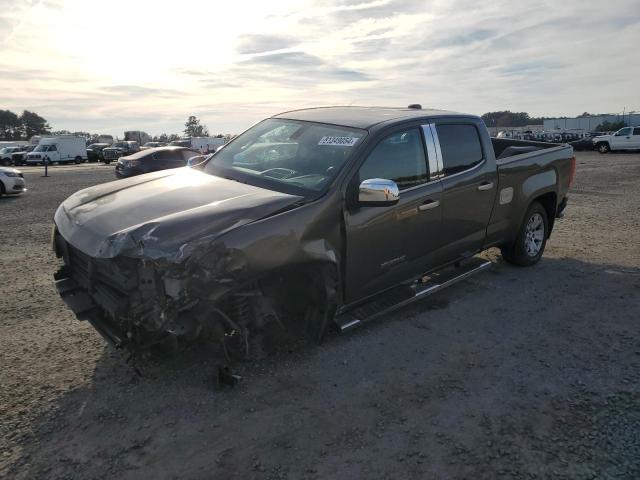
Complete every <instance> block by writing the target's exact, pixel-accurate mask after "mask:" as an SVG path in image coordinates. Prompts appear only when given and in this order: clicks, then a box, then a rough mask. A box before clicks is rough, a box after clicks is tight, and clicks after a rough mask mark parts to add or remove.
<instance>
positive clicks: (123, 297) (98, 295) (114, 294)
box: [54, 231, 137, 346]
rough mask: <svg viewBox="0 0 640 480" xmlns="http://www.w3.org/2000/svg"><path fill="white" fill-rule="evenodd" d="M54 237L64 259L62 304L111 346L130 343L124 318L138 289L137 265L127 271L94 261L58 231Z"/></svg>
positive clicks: (60, 275) (60, 277) (57, 277)
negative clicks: (131, 296) (94, 329)
mask: <svg viewBox="0 0 640 480" xmlns="http://www.w3.org/2000/svg"><path fill="white" fill-rule="evenodd" d="M54 235H55V236H54V244H55V249H56V253H57V254H58V256H61V257H63V259H64V266H63V267H62V268H61V269H60V270H58V272H57V273H56V274H55V276H54V278H55V280H56V288H57V290H58V293H59V294H60V296H61V297H62V300H63V301H64V302H65V303H66V304H67V306H68V307H69V308H70V309H71V310H72V311H73V313H74V314H75V315H76V317H77V318H78V319H79V320H88V321H89V322H90V323H91V324H92V325H93V326H94V327H95V328H96V330H98V331H99V332H100V333H101V334H102V335H103V336H104V337H105V338H106V339H107V340H108V341H109V342H111V343H113V344H114V345H115V346H122V345H123V344H124V343H125V341H126V334H125V332H123V331H122V317H123V316H124V315H126V313H127V311H128V308H129V303H130V302H129V299H130V295H131V294H132V293H133V291H134V290H135V288H136V286H137V274H136V270H135V261H134V260H131V265H130V266H126V267H125V269H124V270H123V268H122V265H119V264H117V263H116V261H115V260H103V259H95V258H92V257H90V256H89V255H86V254H85V253H83V252H81V251H80V250H78V249H77V248H75V247H74V246H72V245H71V244H69V243H68V242H66V241H65V240H64V238H62V236H60V234H59V233H57V231H56V233H55V234H54ZM125 263H126V262H125Z"/></svg>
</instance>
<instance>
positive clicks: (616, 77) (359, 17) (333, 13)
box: [0, 0, 640, 136]
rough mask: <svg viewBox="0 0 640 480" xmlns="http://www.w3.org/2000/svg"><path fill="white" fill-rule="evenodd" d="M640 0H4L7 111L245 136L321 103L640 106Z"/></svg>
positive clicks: (477, 109) (80, 125)
mask: <svg viewBox="0 0 640 480" xmlns="http://www.w3.org/2000/svg"><path fill="white" fill-rule="evenodd" d="M639 44H640V1H638V0H611V1H609V2H604V3H603V2H601V1H592V0H575V1H574V0H563V1H562V2H559V1H557V0H542V1H535V2H532V1H520V0H491V1H478V0H333V1H324V0H269V1H245V0H235V1H233V2H221V1H213V0H180V1H179V2H170V1H166V0H165V1H143V0H109V1H108V2H105V1H104V0H42V1H36V0H0V109H10V110H13V111H15V112H17V113H20V112H22V110H24V109H27V110H32V111H35V112H37V113H38V114H40V115H42V116H43V117H45V118H46V119H47V120H48V121H49V123H50V124H51V126H52V127H53V129H54V130H61V129H66V130H70V131H89V132H92V133H107V134H112V135H114V136H116V135H118V136H122V134H123V132H124V131H125V130H143V131H146V132H148V133H150V134H152V135H158V134H160V133H179V132H181V131H182V130H183V128H184V122H185V121H186V119H187V117H188V116H189V115H196V116H197V117H198V118H200V119H201V121H202V123H204V124H206V125H207V126H208V127H209V130H210V132H211V133H239V132H241V131H243V130H245V129H246V128H248V127H249V126H251V125H252V124H253V123H255V122H257V121H259V120H261V119H263V118H265V117H267V116H270V115H274V114H276V113H279V112H282V111H286V110H292V109H298V108H306V107H313V106H325V105H364V106H400V107H405V106H407V105H408V104H410V103H420V104H422V105H423V106H425V107H432V108H443V109H447V110H455V111H461V112H467V113H474V114H478V115H480V114H482V113H484V112H487V111H494V110H512V111H527V112H529V113H530V114H531V115H532V116H560V115H568V116H573V115H578V114H580V113H582V112H584V111H588V112H591V113H608V112H611V113H615V112H622V110H623V108H624V109H626V111H630V110H636V111H640V88H639V87H638V82H639V81H640V54H639V53H638V45H639Z"/></svg>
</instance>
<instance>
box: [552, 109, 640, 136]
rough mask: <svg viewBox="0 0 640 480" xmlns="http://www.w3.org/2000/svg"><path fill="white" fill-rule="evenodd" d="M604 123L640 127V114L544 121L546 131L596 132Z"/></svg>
mask: <svg viewBox="0 0 640 480" xmlns="http://www.w3.org/2000/svg"><path fill="white" fill-rule="evenodd" d="M604 122H609V123H616V122H624V123H625V125H627V126H629V127H635V126H638V125H640V113H628V114H625V115H615V114H610V115H597V116H593V117H576V118H548V119H546V120H545V121H544V129H545V130H546V131H549V130H562V131H568V130H577V131H584V132H594V131H596V129H597V127H598V125H602V124H603V123H604Z"/></svg>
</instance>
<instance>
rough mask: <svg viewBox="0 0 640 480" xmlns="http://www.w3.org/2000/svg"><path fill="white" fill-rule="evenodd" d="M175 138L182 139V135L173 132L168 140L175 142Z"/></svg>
mask: <svg viewBox="0 0 640 480" xmlns="http://www.w3.org/2000/svg"><path fill="white" fill-rule="evenodd" d="M174 140H180V135H178V134H177V133H172V134H171V135H169V137H168V138H167V142H173V141H174Z"/></svg>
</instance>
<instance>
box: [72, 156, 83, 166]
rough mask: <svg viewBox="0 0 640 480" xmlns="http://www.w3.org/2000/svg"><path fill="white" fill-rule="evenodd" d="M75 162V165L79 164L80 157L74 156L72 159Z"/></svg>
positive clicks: (80, 161)
mask: <svg viewBox="0 0 640 480" xmlns="http://www.w3.org/2000/svg"><path fill="white" fill-rule="evenodd" d="M73 161H74V162H75V164H76V165H80V164H81V163H82V157H76V158H74V160H73Z"/></svg>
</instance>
